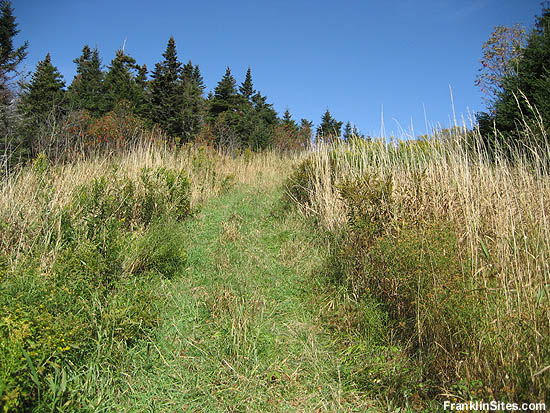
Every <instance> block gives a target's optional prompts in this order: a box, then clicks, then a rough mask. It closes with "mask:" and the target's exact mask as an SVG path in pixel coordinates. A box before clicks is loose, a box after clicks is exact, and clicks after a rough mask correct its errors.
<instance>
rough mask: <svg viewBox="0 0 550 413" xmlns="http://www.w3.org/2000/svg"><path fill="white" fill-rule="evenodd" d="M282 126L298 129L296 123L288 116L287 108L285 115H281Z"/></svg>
mask: <svg viewBox="0 0 550 413" xmlns="http://www.w3.org/2000/svg"><path fill="white" fill-rule="evenodd" d="M283 126H287V127H290V128H292V129H297V128H298V125H296V122H295V121H294V119H292V116H290V112H289V110H288V108H287V109H286V110H285V113H283Z"/></svg>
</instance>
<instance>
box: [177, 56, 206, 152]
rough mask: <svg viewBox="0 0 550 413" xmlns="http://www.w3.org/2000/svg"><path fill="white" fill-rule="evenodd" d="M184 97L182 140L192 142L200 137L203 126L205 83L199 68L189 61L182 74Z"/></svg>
mask: <svg viewBox="0 0 550 413" xmlns="http://www.w3.org/2000/svg"><path fill="white" fill-rule="evenodd" d="M181 85H182V97H183V103H182V108H181V119H182V138H183V140H184V141H190V140H191V139H193V138H194V137H196V136H197V135H198V133H199V132H200V130H201V128H202V125H203V117H204V99H203V97H202V92H203V90H204V82H203V79H202V75H201V73H200V70H199V67H198V66H193V63H192V62H191V61H189V62H188V63H187V64H185V65H184V66H183V69H182V73H181Z"/></svg>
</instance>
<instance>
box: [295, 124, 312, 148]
mask: <svg viewBox="0 0 550 413" xmlns="http://www.w3.org/2000/svg"><path fill="white" fill-rule="evenodd" d="M298 136H299V139H300V144H301V146H302V148H307V147H308V146H309V145H310V144H311V139H312V138H313V122H311V121H309V120H307V119H301V120H300V130H299V132H298Z"/></svg>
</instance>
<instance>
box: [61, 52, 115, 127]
mask: <svg viewBox="0 0 550 413" xmlns="http://www.w3.org/2000/svg"><path fill="white" fill-rule="evenodd" d="M73 62H74V63H76V76H75V77H74V79H73V81H72V83H71V85H70V86H69V89H68V91H67V92H68V93H67V94H68V101H69V105H70V107H71V108H72V109H85V110H87V111H89V112H90V113H91V114H92V115H95V116H99V115H102V114H103V113H105V107H106V101H105V92H106V90H105V86H104V84H103V79H104V73H103V72H102V71H101V60H100V59H99V52H98V51H97V49H94V50H91V49H90V47H89V46H87V45H86V46H84V48H83V49H82V55H81V56H80V57H78V58H77V59H75V60H73Z"/></svg>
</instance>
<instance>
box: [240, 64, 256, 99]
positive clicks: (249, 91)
mask: <svg viewBox="0 0 550 413" xmlns="http://www.w3.org/2000/svg"><path fill="white" fill-rule="evenodd" d="M239 92H240V94H241V96H243V97H244V98H245V99H246V100H250V98H251V97H252V96H254V93H256V91H255V90H254V86H253V85H252V75H251V73H250V67H249V68H248V70H247V71H246V77H245V79H244V82H243V83H242V84H241V86H239Z"/></svg>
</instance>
